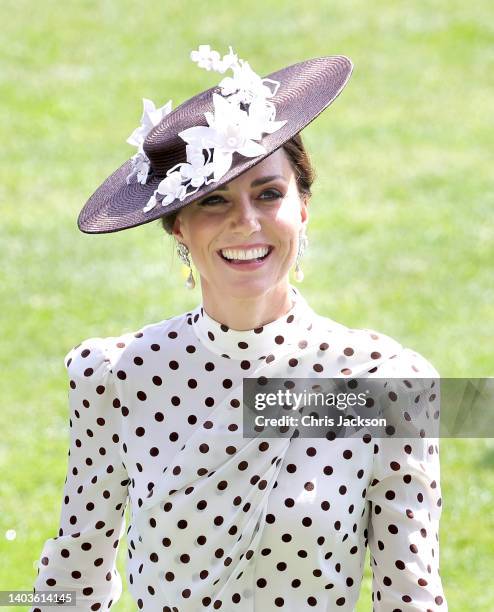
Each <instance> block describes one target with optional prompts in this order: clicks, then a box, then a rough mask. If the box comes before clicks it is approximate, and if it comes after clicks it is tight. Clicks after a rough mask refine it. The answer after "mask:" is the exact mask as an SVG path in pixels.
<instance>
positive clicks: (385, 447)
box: [367, 349, 448, 612]
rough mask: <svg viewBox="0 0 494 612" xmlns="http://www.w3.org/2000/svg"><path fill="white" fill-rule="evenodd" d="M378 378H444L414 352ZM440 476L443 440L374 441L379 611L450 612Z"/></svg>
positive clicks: (372, 546) (371, 531)
mask: <svg viewBox="0 0 494 612" xmlns="http://www.w3.org/2000/svg"><path fill="white" fill-rule="evenodd" d="M376 375H378V376H381V377H383V378H384V377H386V378H400V379H401V378H402V377H403V378H405V379H407V382H408V384H410V381H409V380H408V379H412V378H429V379H432V378H437V379H439V374H438V372H437V370H435V368H434V367H433V366H432V365H431V364H430V363H429V362H428V361H426V360H425V359H424V357H422V356H421V355H420V354H418V353H415V352H414V351H412V350H411V349H402V351H401V352H400V353H399V354H398V355H396V356H395V358H394V359H390V360H389V361H388V362H387V363H386V364H384V367H382V368H381V369H380V372H378V373H377V374H376ZM421 395H422V397H421V398H420V401H421V402H422V405H424V402H427V401H430V400H431V399H433V397H434V396H433V395H432V394H431V393H430V390H429V389H427V388H423V389H422V391H421ZM416 399H418V396H417V398H416ZM436 408H437V405H436V406H434V410H435V409H436ZM432 412H433V410H432V408H431V409H430V410H426V414H427V415H429V413H430V414H431V415H432ZM436 414H437V412H436ZM407 418H409V417H407ZM439 477H440V469H439V440H438V439H437V438H431V437H421V436H420V435H417V436H413V437H410V438H408V439H407V438H392V437H390V438H388V437H386V438H376V439H374V464H373V474H372V478H371V483H370V486H369V488H368V490H367V501H368V502H369V504H370V513H369V528H368V542H369V550H370V563H371V569H372V576H373V585H372V586H373V589H372V600H373V609H374V611H375V612H391V611H393V612H394V611H403V612H405V611H406V612H412V611H413V612H415V611H416V612H429V611H434V612H436V611H438V612H444V611H446V610H447V609H448V606H447V602H446V598H445V596H444V592H443V587H442V583H441V578H440V574H439V520H440V516H441V509H442V500H441V489H440V481H439Z"/></svg>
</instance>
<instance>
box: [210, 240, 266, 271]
mask: <svg viewBox="0 0 494 612" xmlns="http://www.w3.org/2000/svg"><path fill="white" fill-rule="evenodd" d="M273 250H274V247H273V246H272V245H269V244H256V245H252V246H249V247H247V246H241V247H228V248H223V249H219V250H218V251H217V253H218V255H219V256H220V259H221V260H222V262H224V263H225V264H226V265H227V266H228V267H230V268H232V269H236V270H241V271H248V270H257V269H258V268H261V267H262V266H263V265H264V264H265V263H266V261H267V260H268V259H269V257H270V255H271V253H272V252H273Z"/></svg>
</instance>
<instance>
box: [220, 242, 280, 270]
mask: <svg viewBox="0 0 494 612" xmlns="http://www.w3.org/2000/svg"><path fill="white" fill-rule="evenodd" d="M273 251H274V247H272V246H270V247H269V251H268V252H267V254H266V255H264V257H262V258H258V259H240V260H235V261H231V260H229V259H227V258H226V257H223V255H222V254H221V251H217V253H218V256H219V258H220V259H221V261H222V262H224V263H225V264H226V265H227V266H229V267H230V268H234V269H235V270H245V271H247V270H256V269H257V268H260V267H261V266H263V265H264V264H265V263H266V261H267V260H268V259H269V258H270V257H271V253H272V252H273Z"/></svg>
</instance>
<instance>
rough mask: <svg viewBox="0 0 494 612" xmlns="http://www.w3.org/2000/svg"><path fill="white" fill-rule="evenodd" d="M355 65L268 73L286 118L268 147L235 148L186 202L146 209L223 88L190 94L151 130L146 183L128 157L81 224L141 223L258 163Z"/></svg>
mask: <svg viewBox="0 0 494 612" xmlns="http://www.w3.org/2000/svg"><path fill="white" fill-rule="evenodd" d="M352 69H353V64H352V62H351V60H350V59H349V58H348V57H345V56H343V55H334V56H329V57H318V58H315V59H310V60H307V61H304V62H300V63H298V64H293V65H292V66H288V67H286V68H282V69H281V70H278V71H277V72H273V73H272V74H269V75H268V76H267V77H266V78H269V79H273V80H275V81H279V83H280V85H279V88H278V90H277V92H276V94H275V95H274V96H273V97H272V98H270V101H271V102H273V104H274V105H275V107H276V121H286V123H285V125H284V126H283V127H281V128H279V129H278V130H277V131H275V132H273V133H271V134H265V135H264V136H263V137H262V139H261V140H260V141H259V143H260V144H262V145H263V147H264V148H265V149H266V152H265V153H263V154H262V155H259V156H257V157H244V156H243V155H241V154H240V153H234V154H233V159H232V165H231V167H230V169H229V170H228V172H227V173H226V174H224V175H223V176H222V177H221V179H220V180H219V181H216V182H211V183H209V184H207V185H203V186H202V187H201V188H200V189H199V190H198V191H196V192H195V193H192V194H190V195H189V196H187V197H186V198H185V199H184V200H183V201H180V200H179V199H178V198H177V199H176V200H174V201H173V202H171V203H170V204H168V205H167V206H162V205H161V203H158V204H157V205H156V206H155V207H154V208H152V209H151V210H149V211H148V212H144V211H143V208H144V207H145V206H146V203H147V202H148V200H149V198H150V197H151V196H152V195H153V193H154V191H155V190H156V188H157V186H158V184H159V183H160V182H161V181H162V179H163V178H165V176H166V173H167V170H169V169H170V168H172V167H173V166H175V165H176V164H178V163H181V162H186V160H187V156H186V149H185V147H186V143H185V141H184V140H182V138H180V136H179V135H178V134H179V132H182V131H183V130H185V129H187V128H191V127H194V126H207V121H206V118H205V115H204V113H206V112H211V113H212V112H213V111H214V105H213V94H214V93H220V88H219V87H218V86H215V87H212V88H211V89H208V90H206V91H204V92H202V93H200V94H198V95H196V96H194V97H192V98H190V99H189V100H187V101H186V102H184V103H183V104H181V105H180V106H178V107H177V108H176V109H175V110H174V111H172V112H171V113H170V114H168V115H166V116H165V117H163V119H162V120H161V121H160V122H159V123H158V124H157V125H155V126H154V127H153V129H152V130H151V131H150V132H149V134H148V135H147V137H146V139H145V141H144V145H143V149H144V152H145V153H146V155H147V157H148V158H149V162H150V166H151V171H150V174H149V176H148V179H147V182H146V183H145V184H141V183H139V182H138V181H137V178H136V177H135V176H134V177H133V178H132V179H131V180H130V184H127V180H126V179H127V176H128V175H129V174H130V173H131V171H132V163H131V160H130V159H129V160H127V161H126V162H125V163H124V164H123V165H122V166H120V168H118V170H116V171H115V172H114V173H113V174H111V175H110V176H109V177H108V178H107V179H106V180H105V181H104V182H103V183H102V185H100V187H98V189H97V190H96V191H95V192H94V193H93V195H92V196H91V197H90V198H89V200H88V201H87V202H86V204H85V205H84V207H83V208H82V210H81V212H80V213H79V217H78V219H77V225H78V227H79V229H80V230H81V231H82V232H85V233H88V234H104V233H109V232H118V231H121V230H124V229H128V228H131V227H136V226H138V225H142V224H144V223H149V222H151V221H154V220H156V219H159V218H160V217H163V216H165V215H169V214H171V213H173V212H175V211H177V210H179V209H180V208H182V207H184V206H187V204H190V203H191V202H193V201H195V200H197V199H199V198H202V197H204V196H205V195H206V194H208V193H210V192H211V191H215V190H216V189H218V187H220V186H221V185H224V184H225V183H228V182H229V181H231V180H233V179H234V178H236V177H237V176H239V175H240V174H242V173H243V172H245V171H247V170H248V169H249V168H252V166H255V165H256V164H258V163H259V162H260V161H262V160H263V159H265V158H266V157H267V156H268V155H270V154H271V153H273V152H274V151H276V150H277V149H278V148H279V147H281V146H282V145H283V144H284V143H286V142H287V141H288V140H290V138H292V137H293V136H295V135H296V134H298V132H300V131H301V130H302V129H303V128H305V127H306V126H307V125H308V124H309V123H310V122H311V121H313V120H314V119H315V118H316V117H317V116H318V115H319V114H320V113H321V112H322V111H323V110H324V109H325V108H327V107H328V106H329V105H330V104H331V102H333V100H335V99H336V97H337V96H338V95H339V93H340V92H341V91H342V89H343V88H344V87H345V85H346V83H347V82H348V79H349V78H350V75H351V73H352Z"/></svg>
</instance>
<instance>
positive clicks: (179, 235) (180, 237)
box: [172, 215, 184, 241]
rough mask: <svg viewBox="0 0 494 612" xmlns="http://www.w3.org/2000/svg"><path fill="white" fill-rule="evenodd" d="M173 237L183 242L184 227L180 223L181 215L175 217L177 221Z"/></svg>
mask: <svg viewBox="0 0 494 612" xmlns="http://www.w3.org/2000/svg"><path fill="white" fill-rule="evenodd" d="M172 235H173V236H175V238H177V239H178V240H181V241H182V240H183V238H184V237H183V234H182V226H181V223H180V215H177V216H176V217H175V220H174V222H173V226H172Z"/></svg>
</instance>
